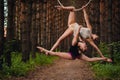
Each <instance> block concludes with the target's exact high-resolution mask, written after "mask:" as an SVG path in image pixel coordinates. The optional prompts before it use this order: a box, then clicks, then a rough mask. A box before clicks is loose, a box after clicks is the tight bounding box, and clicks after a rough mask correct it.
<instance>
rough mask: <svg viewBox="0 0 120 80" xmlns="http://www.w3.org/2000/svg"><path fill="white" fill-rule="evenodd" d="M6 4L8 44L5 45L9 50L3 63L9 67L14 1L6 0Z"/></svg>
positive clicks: (12, 35) (13, 29) (12, 36)
mask: <svg viewBox="0 0 120 80" xmlns="http://www.w3.org/2000/svg"><path fill="white" fill-rule="evenodd" d="M7 1H8V2H7V3H8V22H7V36H6V41H7V42H8V43H7V45H8V46H9V47H7V48H9V49H7V51H6V53H5V61H6V63H7V65H8V66H10V65H11V52H12V50H11V49H10V47H12V46H11V41H12V40H13V39H14V31H15V25H14V13H15V12H14V5H15V4H14V2H15V1H14V0H7Z"/></svg>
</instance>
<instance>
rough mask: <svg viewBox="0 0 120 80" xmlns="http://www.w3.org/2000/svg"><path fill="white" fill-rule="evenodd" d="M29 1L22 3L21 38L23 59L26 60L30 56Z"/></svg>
mask: <svg viewBox="0 0 120 80" xmlns="http://www.w3.org/2000/svg"><path fill="white" fill-rule="evenodd" d="M28 2H29V1H28ZM28 2H27V1H23V2H22V3H21V10H22V15H21V38H22V61H24V62H26V61H28V60H29V56H30V29H29V28H30V23H29V21H30V18H29V17H30V16H29V13H28V12H29V8H28Z"/></svg>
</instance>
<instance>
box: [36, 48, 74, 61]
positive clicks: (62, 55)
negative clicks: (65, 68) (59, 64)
mask: <svg viewBox="0 0 120 80" xmlns="http://www.w3.org/2000/svg"><path fill="white" fill-rule="evenodd" d="M37 48H38V49H39V50H40V51H41V52H45V53H48V54H50V55H53V56H58V57H61V58H64V59H72V56H71V55H70V54H69V53H67V52H53V51H49V50H47V49H45V48H42V47H37Z"/></svg>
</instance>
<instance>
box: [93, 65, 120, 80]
mask: <svg viewBox="0 0 120 80" xmlns="http://www.w3.org/2000/svg"><path fill="white" fill-rule="evenodd" d="M92 68H93V70H94V71H95V74H96V78H97V79H100V80H108V79H109V80H110V79H112V80H113V79H115V80H117V79H118V78H120V65H112V64H95V65H93V67H92Z"/></svg>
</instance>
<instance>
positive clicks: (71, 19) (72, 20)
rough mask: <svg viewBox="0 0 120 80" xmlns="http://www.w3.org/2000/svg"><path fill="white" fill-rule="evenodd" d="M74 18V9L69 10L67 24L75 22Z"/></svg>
mask: <svg viewBox="0 0 120 80" xmlns="http://www.w3.org/2000/svg"><path fill="white" fill-rule="evenodd" d="M75 22H76V19H75V12H74V11H70V13H69V17H68V26H69V25H70V24H72V23H75Z"/></svg>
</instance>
